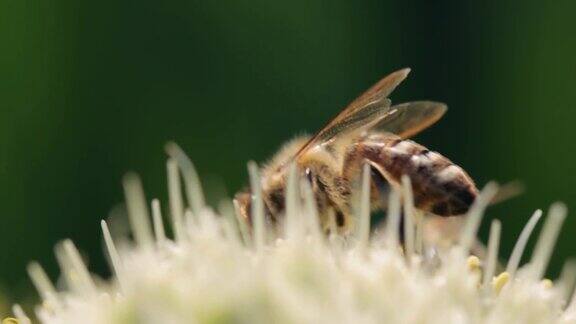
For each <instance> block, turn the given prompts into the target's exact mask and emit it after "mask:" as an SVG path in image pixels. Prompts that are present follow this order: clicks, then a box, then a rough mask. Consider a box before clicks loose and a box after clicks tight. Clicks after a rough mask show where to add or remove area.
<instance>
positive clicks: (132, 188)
mask: <svg viewBox="0 0 576 324" xmlns="http://www.w3.org/2000/svg"><path fill="white" fill-rule="evenodd" d="M123 185H124V195H125V196H126V205H127V207H128V219H129V220H130V226H131V228H132V233H134V237H135V239H136V243H137V244H138V245H139V246H140V247H143V248H149V247H151V246H152V244H153V242H154V240H153V238H152V232H151V229H150V215H149V213H148V204H147V203H146V197H145V196H144V189H143V188H142V182H141V181H140V178H139V177H138V176H137V175H136V174H134V173H129V174H127V175H126V176H125V177H124V181H123Z"/></svg>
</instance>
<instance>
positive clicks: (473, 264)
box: [466, 255, 481, 272]
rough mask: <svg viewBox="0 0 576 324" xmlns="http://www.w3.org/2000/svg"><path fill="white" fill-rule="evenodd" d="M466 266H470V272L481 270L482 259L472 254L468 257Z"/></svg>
mask: <svg viewBox="0 0 576 324" xmlns="http://www.w3.org/2000/svg"><path fill="white" fill-rule="evenodd" d="M466 266H467V267H468V270H469V271H470V272H475V271H477V270H480V266H481V263H480V259H478V257H477V256H475V255H471V256H469V257H468V260H466Z"/></svg>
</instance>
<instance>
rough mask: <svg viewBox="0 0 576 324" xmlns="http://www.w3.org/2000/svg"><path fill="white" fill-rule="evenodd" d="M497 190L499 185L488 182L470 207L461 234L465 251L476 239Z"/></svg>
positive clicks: (462, 246)
mask: <svg viewBox="0 0 576 324" xmlns="http://www.w3.org/2000/svg"><path fill="white" fill-rule="evenodd" d="M496 192H498V186H497V185H496V184H495V183H493V182H490V183H488V184H487V185H486V187H484V189H483V190H482V192H480V194H479V195H478V197H477V198H476V200H475V201H474V203H473V204H472V207H470V211H469V212H468V216H467V218H468V219H467V220H466V223H465V224H464V229H463V230H462V234H461V236H460V247H461V248H462V250H463V251H464V252H468V251H469V250H470V248H471V247H472V244H473V243H474V241H475V240H476V233H477V232H478V227H479V226H480V222H481V221H482V216H483V215H484V209H486V207H487V206H488V204H489V203H490V201H491V200H492V198H493V197H494V195H495V194H496Z"/></svg>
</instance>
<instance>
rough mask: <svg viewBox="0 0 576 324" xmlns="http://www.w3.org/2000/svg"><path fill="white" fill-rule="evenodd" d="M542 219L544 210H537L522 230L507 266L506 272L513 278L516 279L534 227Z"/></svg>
mask: <svg viewBox="0 0 576 324" xmlns="http://www.w3.org/2000/svg"><path fill="white" fill-rule="evenodd" d="M541 217H542V210H540V209H538V210H536V211H535V212H534V214H532V217H530V220H529V221H528V223H526V225H525V226H524V228H523V229H522V232H521V233H520V236H519V237H518V240H516V244H515V245H514V249H513V250H512V254H511V255H510V259H509V260H508V265H507V266H506V272H508V274H510V277H512V278H514V275H515V274H516V270H517V269H518V265H520V260H521V259H522V255H523V254H524V250H525V249H526V244H527V243H528V240H529V239H530V235H532V231H534V227H536V224H538V221H539V220H540V218H541Z"/></svg>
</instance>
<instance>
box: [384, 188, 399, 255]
mask: <svg viewBox="0 0 576 324" xmlns="http://www.w3.org/2000/svg"><path fill="white" fill-rule="evenodd" d="M399 231H400V195H399V193H398V192H397V191H396V190H392V191H390V196H389V199H388V213H387V215H386V232H385V235H386V241H387V242H388V244H390V246H392V247H394V246H399V244H400V242H399V240H398V232H399Z"/></svg>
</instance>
